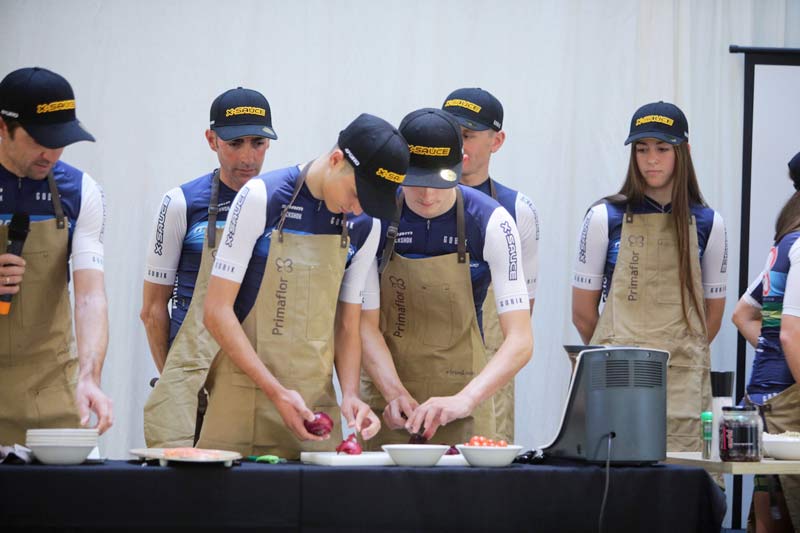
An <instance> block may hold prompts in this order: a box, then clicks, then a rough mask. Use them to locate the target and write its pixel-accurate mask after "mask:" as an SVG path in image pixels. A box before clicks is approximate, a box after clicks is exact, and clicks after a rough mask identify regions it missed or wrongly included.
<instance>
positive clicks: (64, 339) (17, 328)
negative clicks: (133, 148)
mask: <svg viewBox="0 0 800 533" xmlns="http://www.w3.org/2000/svg"><path fill="white" fill-rule="evenodd" d="M47 180H48V183H49V185H50V191H51V192H50V194H51V195H52V199H53V207H54V209H55V213H56V217H55V218H54V219H52V220H43V221H40V222H31V225H30V232H29V233H28V238H27V239H26V240H25V246H24V248H23V251H22V257H23V259H25V261H26V266H25V274H24V276H23V278H22V283H21V284H20V290H19V292H18V293H17V294H15V295H14V297H13V299H12V300H11V312H10V313H9V314H8V315H7V316H2V317H0V444H5V445H8V444H14V443H19V444H25V432H26V430H28V429H31V428H77V427H80V416H79V415H78V409H77V406H76V403H75V386H76V384H77V381H78V359H77V355H76V349H75V340H74V338H73V336H72V314H71V312H70V300H69V290H68V283H69V282H68V278H67V264H68V260H69V258H68V257H67V249H68V242H69V230H68V228H67V223H66V220H65V218H64V211H63V209H62V207H61V200H60V198H59V196H58V190H57V188H56V184H55V180H54V178H53V174H52V172H51V173H50V175H48V177H47ZM7 238H8V226H5V225H4V226H0V242H6V241H7Z"/></svg>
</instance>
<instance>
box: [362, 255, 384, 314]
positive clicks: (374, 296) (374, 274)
mask: <svg viewBox="0 0 800 533" xmlns="http://www.w3.org/2000/svg"><path fill="white" fill-rule="evenodd" d="M380 306H381V281H380V277H379V276H378V258H377V257H373V258H372V263H370V265H369V270H368V271H367V277H366V279H365V280H364V302H363V303H362V304H361V309H362V310H365V311H366V310H369V309H379V308H380Z"/></svg>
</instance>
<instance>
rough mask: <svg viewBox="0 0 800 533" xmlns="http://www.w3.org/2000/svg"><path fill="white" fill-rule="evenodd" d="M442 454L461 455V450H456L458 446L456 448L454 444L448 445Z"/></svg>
mask: <svg viewBox="0 0 800 533" xmlns="http://www.w3.org/2000/svg"><path fill="white" fill-rule="evenodd" d="M444 454H445V455H461V452H460V451H458V448H456V447H455V446H450V447H449V448H447V451H446V452H444Z"/></svg>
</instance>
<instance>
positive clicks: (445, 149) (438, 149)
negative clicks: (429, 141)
mask: <svg viewBox="0 0 800 533" xmlns="http://www.w3.org/2000/svg"><path fill="white" fill-rule="evenodd" d="M408 150H409V151H410V152H411V153H412V154H417V155H430V156H434V157H447V156H448V155H450V147H449V146H419V145H414V144H409V145H408Z"/></svg>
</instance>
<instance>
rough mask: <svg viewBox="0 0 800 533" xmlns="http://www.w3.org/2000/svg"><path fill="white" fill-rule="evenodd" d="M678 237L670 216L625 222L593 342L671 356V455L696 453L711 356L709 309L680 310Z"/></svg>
mask: <svg viewBox="0 0 800 533" xmlns="http://www.w3.org/2000/svg"><path fill="white" fill-rule="evenodd" d="M696 228H697V226H696V225H695V220H694V217H693V218H692V220H691V224H690V226H689V249H690V250H692V252H693V254H692V260H691V261H690V265H691V276H692V283H693V286H694V287H695V290H696V291H698V294H697V299H698V301H700V302H703V301H704V300H703V294H702V290H701V287H702V278H701V272H700V261H699V258H698V256H697V255H695V253H694V252H695V251H696V250H697V249H698V246H697V230H696ZM676 243H677V234H676V232H675V226H674V224H673V220H672V214H670V213H663V214H661V213H655V214H647V215H633V214H631V213H630V212H628V213H626V215H625V219H624V222H623V224H622V235H621V237H620V244H619V256H618V258H617V265H616V268H614V276H613V278H612V283H611V293H610V294H609V296H608V301H607V302H606V305H605V307H604V308H603V312H602V314H601V315H600V320H599V321H598V323H597V327H596V328H595V331H594V335H593V336H592V340H591V344H605V345H612V346H647V347H652V348H658V349H661V350H667V351H669V352H670V359H669V366H668V370H667V451H670V452H689V451H692V452H698V451H700V450H701V443H700V413H702V412H703V411H710V410H711V377H710V374H709V372H710V364H711V352H710V350H709V346H708V340H707V333H706V331H707V330H706V321H705V309H702V308H701V309H695V308H694V306H693V305H691V301H692V298H691V295H690V294H689V293H688V292H687V291H685V289H684V297H685V298H686V301H687V303H689V304H690V305H689V321H690V324H687V323H686V320H685V319H684V317H683V311H682V306H681V293H680V290H681V284H680V279H679V271H678V262H679V259H678V249H677V244H676Z"/></svg>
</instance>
